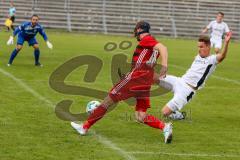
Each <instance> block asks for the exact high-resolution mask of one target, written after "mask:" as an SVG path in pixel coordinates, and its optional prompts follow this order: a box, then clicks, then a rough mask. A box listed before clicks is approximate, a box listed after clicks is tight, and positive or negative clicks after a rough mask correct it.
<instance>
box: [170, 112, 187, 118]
mask: <svg viewBox="0 0 240 160" xmlns="http://www.w3.org/2000/svg"><path fill="white" fill-rule="evenodd" d="M186 115H187V113H186V112H179V111H175V112H173V113H172V114H170V115H169V116H168V117H169V118H171V119H172V120H183V119H185V118H186Z"/></svg>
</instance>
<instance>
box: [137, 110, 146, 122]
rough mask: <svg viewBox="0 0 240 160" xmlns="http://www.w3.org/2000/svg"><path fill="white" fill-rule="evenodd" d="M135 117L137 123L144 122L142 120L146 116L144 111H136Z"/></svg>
mask: <svg viewBox="0 0 240 160" xmlns="http://www.w3.org/2000/svg"><path fill="white" fill-rule="evenodd" d="M135 118H136V120H137V121H138V122H139V123H144V120H145V118H146V112H136V113H135Z"/></svg>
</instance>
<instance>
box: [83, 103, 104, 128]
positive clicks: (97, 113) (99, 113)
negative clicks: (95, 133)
mask: <svg viewBox="0 0 240 160" xmlns="http://www.w3.org/2000/svg"><path fill="white" fill-rule="evenodd" d="M106 111H107V109H106V107H105V106H104V105H100V106H99V107H97V108H96V109H95V110H94V111H93V113H92V114H90V116H89V117H88V119H87V121H86V122H85V123H84V124H83V128H84V129H89V128H90V127H91V126H92V125H93V124H94V123H96V122H97V121H98V120H100V119H101V118H102V117H103V116H104V115H105V113H106Z"/></svg>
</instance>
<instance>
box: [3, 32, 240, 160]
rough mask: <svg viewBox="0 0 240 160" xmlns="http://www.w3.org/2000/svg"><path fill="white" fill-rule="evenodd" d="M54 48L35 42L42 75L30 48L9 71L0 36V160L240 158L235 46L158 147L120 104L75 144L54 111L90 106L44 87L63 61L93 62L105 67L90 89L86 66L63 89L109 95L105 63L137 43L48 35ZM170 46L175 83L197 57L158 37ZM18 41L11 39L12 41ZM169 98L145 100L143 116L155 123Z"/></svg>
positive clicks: (154, 133) (192, 48) (188, 45)
mask: <svg viewBox="0 0 240 160" xmlns="http://www.w3.org/2000/svg"><path fill="white" fill-rule="evenodd" d="M48 36H49V39H50V41H51V42H52V43H53V45H54V49H53V50H49V49H47V47H46V45H45V43H44V42H43V40H42V38H41V37H38V40H39V43H40V51H41V57H40V60H41V63H42V64H43V65H44V67H42V68H38V67H35V66H34V65H33V64H34V59H33V49H32V48H29V47H28V46H27V44H25V46H24V48H23V50H22V51H21V52H20V53H19V54H18V56H17V57H16V59H15V61H14V65H13V66H11V67H7V66H6V64H7V62H8V58H9V56H10V53H11V52H12V50H13V49H14V46H6V41H7V39H8V37H9V33H4V32H0V59H1V61H0V84H1V89H0V96H1V100H0V159H1V160H13V159H17V160H28V159H29V160H30V159H34V160H46V159H49V160H55V159H56V160H68V159H71V160H79V159H82V160H86V159H89V160H100V159H104V160H123V159H137V160H146V159H151V160H159V159H171V160H175V159H177V160H193V159H194V160H195V159H199V160H200V159H203V160H213V159H216V160H223V159H236V160H237V159H240V134H239V133H240V121H239V120H240V102H239V98H240V74H239V68H240V54H239V50H240V46H239V45H238V44H237V43H231V44H230V47H229V54H228V56H227V58H226V60H225V61H224V62H223V63H222V64H220V65H219V66H218V68H217V70H216V71H215V73H214V76H212V77H210V79H209V80H208V82H207V84H206V86H205V88H204V89H203V90H200V91H199V92H198V93H197V95H196V96H195V97H194V98H193V100H192V102H191V103H189V104H188V105H187V106H186V107H185V108H184V110H185V111H186V112H187V113H188V118H187V120H184V121H176V122H174V139H173V142H172V144H169V145H166V144H164V143H163V136H162V133H161V132H160V131H159V130H156V129H153V128H150V127H148V126H145V125H142V124H138V123H136V122H135V121H134V109H133V107H130V106H128V105H127V104H126V103H120V104H119V105H118V107H117V108H115V110H114V111H112V112H110V113H109V114H108V115H107V116H106V117H105V118H103V119H102V120H101V121H100V122H98V123H97V124H96V125H95V126H94V127H92V129H91V132H90V134H89V135H88V136H85V137H80V136H79V135H78V134H77V133H76V132H75V130H73V129H72V128H71V126H70V123H69V122H66V121H62V120H60V119H59V118H58V117H57V116H56V115H55V110H54V108H55V105H56V104H57V103H58V102H60V101H61V100H64V99H70V100H73V101H74V103H73V105H72V107H71V112H72V113H79V112H83V111H84V110H85V106H86V103H87V102H88V101H90V100H93V99H95V98H94V97H85V96H81V95H69V94H64V93H58V92H56V91H54V90H53V89H52V88H51V87H50V86H49V77H50V75H51V73H52V72H53V71H54V70H55V69H56V68H58V67H59V66H60V65H62V64H63V63H64V62H66V61H67V60H69V59H71V58H73V57H76V56H80V55H94V56H96V57H98V58H100V59H101V60H102V61H103V69H102V70H101V72H100V74H99V75H98V77H97V79H96V81H95V82H92V83H88V82H84V80H83V77H84V73H85V69H86V67H80V68H78V69H76V70H74V71H73V72H72V73H71V74H70V75H69V76H68V77H67V79H66V83H67V84H71V85H74V86H89V87H91V88H94V89H98V90H102V91H105V92H107V91H108V90H109V89H110V88H111V87H112V82H111V76H110V72H111V59H112V56H114V55H115V54H119V53H123V54H125V55H127V56H128V58H129V60H130V58H131V56H132V53H133V50H134V46H135V45H136V41H135V39H133V38H131V37H121V36H104V35H87V34H73V33H56V32H49V33H48ZM158 39H159V40H160V41H161V42H162V43H164V44H165V45H166V46H167V47H168V51H169V72H168V73H169V74H173V75H177V76H181V75H182V74H184V73H185V71H186V69H187V68H188V67H189V66H190V64H191V62H192V60H193V59H194V56H195V55H196V54H197V47H196V42H195V41H194V40H175V39H162V38H158ZM123 40H127V41H131V42H132V43H133V46H132V47H131V48H129V49H127V50H121V49H119V47H117V49H116V50H114V51H111V52H108V51H105V50H104V45H105V44H106V43H107V42H114V43H116V44H120V42H122V41H123ZM15 42H16V39H15ZM171 97H172V94H171V93H168V94H166V95H163V96H158V97H153V98H151V100H152V101H151V103H152V108H151V109H149V113H151V114H153V115H156V116H159V112H160V110H161V108H162V106H163V105H164V104H165V103H166V102H167V101H168V100H169V99H170V98H171Z"/></svg>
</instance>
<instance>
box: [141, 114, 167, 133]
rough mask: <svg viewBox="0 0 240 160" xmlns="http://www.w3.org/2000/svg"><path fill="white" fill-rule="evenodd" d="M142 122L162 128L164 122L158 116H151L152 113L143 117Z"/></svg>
mask: <svg viewBox="0 0 240 160" xmlns="http://www.w3.org/2000/svg"><path fill="white" fill-rule="evenodd" d="M144 123H145V124H146V125H148V126H150V127H153V128H158V129H161V130H163V128H164V126H165V123H164V122H163V121H161V120H159V119H158V118H156V117H154V116H152V115H147V116H146V117H145V119H144Z"/></svg>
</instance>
